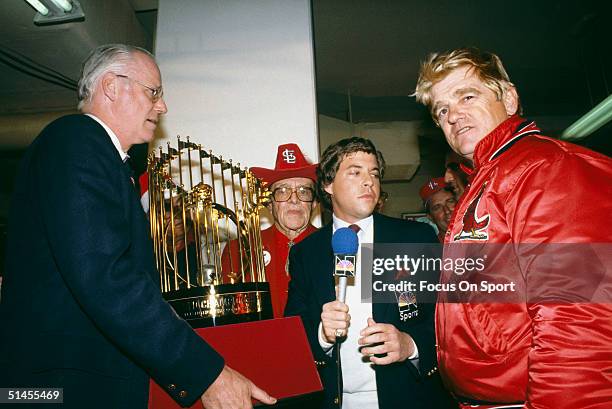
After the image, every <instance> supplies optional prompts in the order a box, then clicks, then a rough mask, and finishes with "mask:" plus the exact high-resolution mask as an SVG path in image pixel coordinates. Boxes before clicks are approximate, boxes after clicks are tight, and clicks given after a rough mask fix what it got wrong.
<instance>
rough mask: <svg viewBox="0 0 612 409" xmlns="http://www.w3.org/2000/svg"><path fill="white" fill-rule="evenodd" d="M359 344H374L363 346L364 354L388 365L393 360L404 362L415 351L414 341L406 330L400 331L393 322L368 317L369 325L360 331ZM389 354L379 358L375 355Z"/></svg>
mask: <svg viewBox="0 0 612 409" xmlns="http://www.w3.org/2000/svg"><path fill="white" fill-rule="evenodd" d="M360 335H361V338H359V340H358V343H359V345H372V344H376V345H373V346H366V347H363V348H361V353H362V355H364V356H369V358H370V362H372V363H374V364H376V365H388V364H391V363H393V362H403V361H405V360H406V359H408V357H409V356H410V355H412V354H413V352H414V346H415V344H414V341H413V339H412V337H411V336H410V335H408V334H406V333H405V332H401V331H399V330H398V329H397V328H395V326H394V325H393V324H377V323H376V322H375V321H374V320H373V319H372V318H368V326H367V327H365V328H364V329H363V330H361V332H360ZM375 354H376V355H378V354H387V356H385V357H382V358H378V357H375V356H374V355H375Z"/></svg>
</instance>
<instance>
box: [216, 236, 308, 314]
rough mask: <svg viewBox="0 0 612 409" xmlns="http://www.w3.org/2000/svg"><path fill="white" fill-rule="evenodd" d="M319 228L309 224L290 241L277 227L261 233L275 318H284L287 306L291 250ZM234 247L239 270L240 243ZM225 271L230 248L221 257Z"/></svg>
mask: <svg viewBox="0 0 612 409" xmlns="http://www.w3.org/2000/svg"><path fill="white" fill-rule="evenodd" d="M316 230H317V228H316V227H314V226H313V225H311V224H309V225H308V226H307V227H306V228H305V229H304V231H303V232H301V233H300V234H299V236H297V237H296V238H295V239H293V240H289V238H288V237H287V236H285V235H284V234H283V233H282V232H281V231H279V230H278V229H277V228H276V226H274V225H273V226H271V227H268V228H267V229H265V230H262V231H261V240H262V242H263V247H264V248H263V253H264V264H265V268H266V279H267V281H268V283H270V298H271V300H272V312H273V314H274V318H282V317H283V312H284V311H285V305H286V304H287V287H288V286H289V272H288V271H287V268H286V267H287V258H288V257H289V249H290V248H291V246H293V245H294V244H296V243H299V242H300V241H302V240H303V239H304V238H305V237H306V236H308V235H309V234H310V233H312V232H314V231H316ZM229 246H232V250H231V252H232V259H233V264H232V265H233V266H234V267H235V268H237V266H239V265H240V263H239V261H238V242H237V241H236V240H232V241H231V242H230V243H229ZM221 262H222V265H223V271H230V270H231V268H230V252H229V251H228V246H226V247H225V249H223V255H222V257H221Z"/></svg>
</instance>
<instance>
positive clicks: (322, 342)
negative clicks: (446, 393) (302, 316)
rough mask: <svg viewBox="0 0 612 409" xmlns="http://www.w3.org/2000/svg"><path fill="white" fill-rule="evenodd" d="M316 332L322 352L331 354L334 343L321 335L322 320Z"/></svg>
mask: <svg viewBox="0 0 612 409" xmlns="http://www.w3.org/2000/svg"><path fill="white" fill-rule="evenodd" d="M317 334H318V335H319V345H320V346H321V348H322V349H323V352H325V353H326V354H327V355H331V350H332V347H333V346H334V344H330V343H329V342H327V341H326V340H325V337H324V336H323V323H322V322H320V323H319V330H318V331H317ZM413 342H414V341H413ZM415 347H416V345H415ZM417 355H418V354H417Z"/></svg>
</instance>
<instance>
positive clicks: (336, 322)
mask: <svg viewBox="0 0 612 409" xmlns="http://www.w3.org/2000/svg"><path fill="white" fill-rule="evenodd" d="M348 310H349V308H348V305H346V304H345V303H343V302H340V301H330V302H328V303H327V304H323V311H322V312H321V324H322V327H323V336H324V337H325V341H327V342H328V343H330V344H333V343H335V342H336V337H344V336H346V332H347V331H348V327H349V325H350V323H351V316H350V315H349V313H348Z"/></svg>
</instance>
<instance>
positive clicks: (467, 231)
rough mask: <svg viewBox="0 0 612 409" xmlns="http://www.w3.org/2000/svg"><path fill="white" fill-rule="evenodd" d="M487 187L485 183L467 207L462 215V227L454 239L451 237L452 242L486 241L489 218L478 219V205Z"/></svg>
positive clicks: (487, 216)
mask: <svg viewBox="0 0 612 409" xmlns="http://www.w3.org/2000/svg"><path fill="white" fill-rule="evenodd" d="M486 187H487V183H486V182H485V183H484V184H483V185H482V188H480V192H478V195H477V196H476V198H475V199H474V200H472V203H470V205H469V206H468V208H467V210H466V211H465V214H464V215H463V220H462V222H463V226H462V227H461V231H460V232H459V234H457V235H456V236H455V237H453V240H454V241H461V240H488V239H489V233H488V232H487V227H489V222H490V221H491V217H490V216H489V215H488V214H485V215H484V216H482V217H478V214H477V211H478V205H479V204H480V198H481V197H482V194H483V193H484V190H485V188H486Z"/></svg>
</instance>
